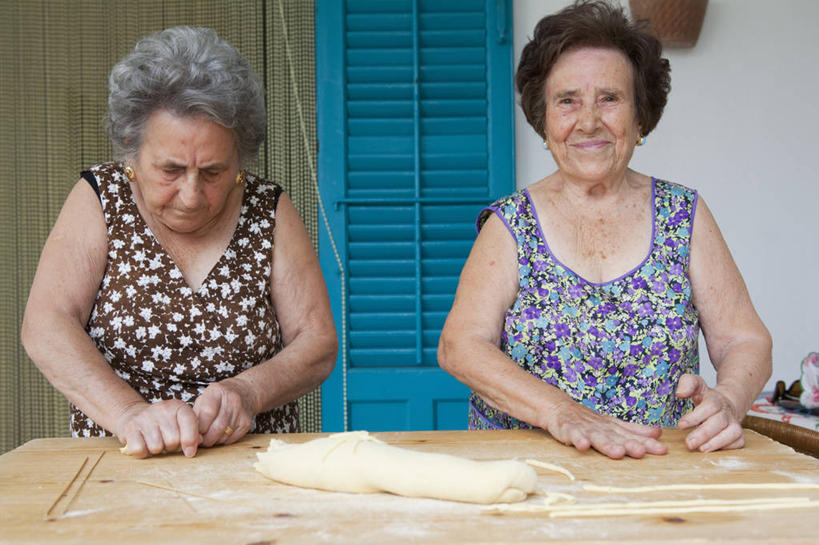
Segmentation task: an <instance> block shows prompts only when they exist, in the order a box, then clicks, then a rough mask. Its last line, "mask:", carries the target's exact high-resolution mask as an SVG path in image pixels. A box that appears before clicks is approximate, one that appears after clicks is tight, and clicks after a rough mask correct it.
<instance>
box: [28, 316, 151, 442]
mask: <svg viewBox="0 0 819 545" xmlns="http://www.w3.org/2000/svg"><path fill="white" fill-rule="evenodd" d="M21 338H22V343H23V346H24V348H25V349H26V352H27V353H28V355H29V357H30V358H31V360H32V361H33V362H34V364H35V365H36V366H37V367H38V369H40V371H41V372H42V373H43V375H44V376H45V377H46V379H48V381H49V382H50V383H51V384H52V385H53V386H54V387H55V388H56V389H57V390H59V391H60V393H62V394H63V395H64V396H65V397H66V398H67V399H68V400H69V401H70V402H71V403H73V404H74V405H75V406H76V407H78V408H79V409H80V410H81V411H82V412H83V413H85V414H86V415H87V416H88V417H89V418H90V419H91V420H93V421H94V422H95V423H96V424H98V425H99V426H101V427H103V428H105V429H106V430H108V431H110V432H112V433H116V423H117V419H118V418H119V416H120V415H121V414H122V413H123V412H124V411H125V410H126V409H127V408H128V407H131V406H133V405H134V404H137V403H145V400H144V399H143V398H142V396H140V395H139V393H138V392H136V391H135V390H134V389H133V388H131V386H130V385H129V384H128V383H127V382H125V381H124V380H122V379H121V378H119V377H118V376H117V374H116V373H115V372H114V370H113V369H112V368H111V366H110V365H109V364H108V362H107V361H106V360H105V358H104V357H103V356H102V354H101V353H100V352H99V350H98V349H97V347H96V346H95V344H94V342H93V341H92V340H91V338H90V337H89V336H88V333H87V332H86V331H85V330H84V329H83V328H82V327H81V326H80V324H79V323H78V322H77V321H76V320H75V319H72V318H70V317H66V316H62V315H60V314H58V313H53V312H49V313H39V314H38V313H36V312H30V311H27V312H26V316H25V318H24V320H23V328H22V333H21Z"/></svg>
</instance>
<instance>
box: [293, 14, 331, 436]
mask: <svg viewBox="0 0 819 545" xmlns="http://www.w3.org/2000/svg"><path fill="white" fill-rule="evenodd" d="M277 4H278V6H279V15H280V16H281V22H282V35H283V37H284V49H285V53H286V55H287V66H288V68H289V72H290V83H291V85H292V87H293V96H294V97H295V99H296V111H297V112H298V114H299V127H300V129H301V136H302V143H303V144H304V152H305V154H306V155H307V165H308V167H309V168H310V178H311V179H312V181H313V189H314V190H315V192H316V199H317V201H318V205H319V211H320V212H321V218H322V220H323V221H324V227H325V228H326V229H327V236H328V237H329V239H330V246H332V248H333V255H334V256H335V258H336V263H337V264H338V270H339V272H340V275H341V395H342V398H341V401H342V412H343V418H344V431H347V286H346V274H345V272H344V265H343V263H342V262H341V255H340V254H339V252H338V247H337V246H336V241H335V238H334V237H333V232H332V231H331V230H330V221H329V220H328V219H327V212H326V211H325V209H324V201H322V199H321V193H319V186H318V177H317V176H316V168H315V165H314V164H313V155H312V154H311V152H310V139H309V138H308V137H307V126H306V125H305V123H304V113H303V111H302V105H301V98H300V97H299V89H298V85H297V84H296V72H295V69H294V67H293V57H292V55H291V53H290V41H289V39H288V35H287V23H286V22H285V19H284V6H283V4H282V0H279V1H278V2H277ZM322 410H323V408H322Z"/></svg>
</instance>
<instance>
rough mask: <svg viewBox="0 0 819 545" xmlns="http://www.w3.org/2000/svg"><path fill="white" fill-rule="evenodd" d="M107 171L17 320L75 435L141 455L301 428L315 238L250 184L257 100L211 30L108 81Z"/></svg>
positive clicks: (317, 319)
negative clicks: (110, 151) (103, 439)
mask: <svg viewBox="0 0 819 545" xmlns="http://www.w3.org/2000/svg"><path fill="white" fill-rule="evenodd" d="M109 84H110V95H109V101H108V102H109V113H108V119H107V129H108V133H109V136H110V138H111V142H112V144H113V146H114V150H115V153H116V155H117V157H118V159H119V160H118V161H117V162H109V163H103V164H100V165H97V166H94V167H92V168H90V169H88V170H87V171H85V172H83V173H82V177H81V179H80V180H79V181H78V182H77V184H76V185H75V186H74V188H73V190H72V191H71V192H70V194H69V195H68V198H67V199H66V202H65V204H64V206H63V209H62V211H61V213H60V215H59V217H58V218H57V221H56V223H55V225H54V228H53V230H52V232H51V234H50V236H49V237H48V240H47V241H46V244H45V247H44V248H43V252H42V255H41V258H40V263H39V266H38V268H37V273H36V275H35V278H34V282H33V285H32V288H31V293H30V296H29V301H28V305H27V307H26V312H25V317H24V320H23V328H22V340H23V344H24V346H25V348H26V350H27V351H28V353H29V355H30V356H31V359H32V360H33V361H34V362H35V364H36V365H37V366H38V367H39V368H40V370H41V371H42V372H43V374H44V375H45V376H46V377H47V378H48V380H49V381H51V383H52V384H53V385H54V386H55V387H56V388H57V389H58V390H60V392H62V393H63V394H64V395H65V396H66V397H67V398H68V400H69V401H70V403H71V430H72V433H73V435H75V436H86V437H87V436H98V435H107V434H114V435H116V436H117V437H118V438H119V440H120V441H121V442H122V443H124V444H125V445H126V447H127V452H128V453H129V454H131V455H134V456H138V457H144V456H148V455H149V454H157V453H160V452H162V451H174V450H179V449H181V450H182V451H183V452H184V454H185V455H187V456H193V455H194V454H195V453H196V451H197V448H198V447H199V446H205V447H208V446H212V445H218V444H229V443H233V442H235V441H237V440H238V439H239V438H241V437H242V436H243V435H245V434H246V433H248V432H263V433H272V432H293V431H298V430H299V421H298V411H297V406H296V403H295V400H296V399H297V398H298V397H299V396H301V395H303V394H305V393H307V392H309V391H311V390H312V389H314V388H315V387H316V386H318V385H319V384H320V383H321V382H322V381H323V380H324V379H325V378H326V377H327V376H328V375H329V373H330V371H331V370H332V367H333V363H334V361H335V356H336V351H337V340H336V333H335V327H334V325H333V321H332V316H331V312H330V304H329V298H328V295H327V290H326V287H325V285H324V280H323V278H322V274H321V270H320V268H319V266H318V261H317V259H316V255H315V252H314V251H313V247H312V244H311V242H310V238H309V237H308V235H307V232H306V230H305V228H304V225H303V224H302V222H301V220H300V218H299V216H298V213H297V212H296V210H295V208H294V207H293V204H292V203H291V202H290V200H289V199H288V198H287V195H285V194H284V193H283V192H282V188H281V187H280V186H279V185H277V184H276V183H273V182H270V181H266V180H263V179H261V178H258V177H256V176H254V175H253V174H251V173H249V172H248V171H247V170H245V169H246V168H247V167H248V165H250V164H251V163H252V161H253V159H254V158H255V156H256V155H257V153H258V150H259V147H260V146H261V144H262V142H263V141H264V138H265V134H266V128H265V126H266V114H265V105H264V90H263V87H262V85H261V83H260V82H259V80H258V77H257V76H256V75H255V74H254V72H253V71H252V69H251V68H250V66H249V64H248V63H247V61H246V60H245V59H244V58H243V57H242V56H241V55H240V54H239V53H238V51H236V49H234V48H233V47H232V46H231V45H229V44H228V43H226V42H225V41H223V40H221V39H220V38H219V37H218V36H217V35H216V34H215V33H214V32H213V31H212V30H209V29H201V28H200V29H194V28H188V27H176V28H171V29H167V30H164V31H162V32H158V33H156V34H153V35H150V36H147V37H145V38H143V39H142V40H140V41H139V42H138V43H137V44H136V47H135V48H134V50H133V51H132V52H131V53H130V54H129V55H127V56H126V57H125V58H124V59H123V60H121V61H120V62H119V63H118V64H117V65H116V66H115V67H114V68H113V70H112V72H111V76H110V81H109Z"/></svg>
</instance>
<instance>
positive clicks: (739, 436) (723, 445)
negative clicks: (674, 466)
mask: <svg viewBox="0 0 819 545" xmlns="http://www.w3.org/2000/svg"><path fill="white" fill-rule="evenodd" d="M677 397H678V398H681V399H685V398H690V399H691V401H693V402H694V410H693V411H691V412H690V413H688V414H686V415H685V416H683V417H682V418H680V421H679V423H678V426H679V427H680V428H682V429H689V428H694V431H692V432H691V433H689V434H688V436H687V437H686V438H685V445H686V446H687V447H688V448H689V450H700V451H701V452H713V451H715V450H720V449H735V448H742V447H743V446H745V437H744V436H743V433H742V417H741V416H740V415H738V414H737V409H736V405H735V404H734V403H733V402H732V401H731V399H729V397H728V396H727V395H726V394H725V393H723V392H722V391H721V390H720V389H719V386H717V387H716V388H709V387H708V385H707V384H706V383H705V380H704V379H703V378H702V377H700V376H698V375H692V374H688V373H686V374H685V375H683V376H682V377H680V382H679V383H678V384H677Z"/></svg>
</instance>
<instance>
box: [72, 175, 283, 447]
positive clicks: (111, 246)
mask: <svg viewBox="0 0 819 545" xmlns="http://www.w3.org/2000/svg"><path fill="white" fill-rule="evenodd" d="M90 173H91V174H93V175H94V177H95V178H96V180H97V185H98V187H99V191H100V193H99V194H100V202H101V204H102V208H103V213H104V215H105V221H106V224H107V227H108V263H107V264H106V269H105V275H104V277H103V280H102V283H101V284H100V289H99V291H98V293H97V298H96V301H95V304H94V308H93V310H92V312H91V317H90V319H89V321H88V324H87V326H86V331H88V334H89V336H90V337H91V338H92V339H93V340H94V342H95V344H96V345H97V348H98V349H99V350H100V352H101V353H102V354H103V356H104V357H105V359H106V360H107V361H108V362H109V363H110V364H111V367H112V368H113V369H114V371H115V372H116V374H117V375H118V376H120V377H121V378H122V379H123V380H125V381H127V382H128V383H129V384H130V385H131V386H132V387H133V388H134V389H135V390H137V391H138V392H139V393H140V394H141V395H142V396H143V397H144V398H145V399H146V400H148V401H151V402H156V401H159V400H163V399H181V400H183V401H185V402H187V403H193V401H194V400H195V399H196V397H197V396H198V395H199V394H201V393H202V392H203V391H204V390H205V388H206V387H207V385H208V384H210V383H211V382H216V381H220V380H224V379H226V378H229V377H231V376H234V375H236V374H237V373H239V372H241V371H242V370H244V369H248V368H250V367H252V366H254V365H257V364H259V363H261V362H263V361H266V360H268V359H269V358H271V357H272V356H273V355H275V354H276V353H277V352H279V351H280V350H281V348H282V341H281V333H280V331H279V323H278V320H277V318H276V313H275V311H274V309H273V304H272V300H271V294H270V270H271V260H272V251H271V250H272V247H273V245H272V241H273V233H274V228H275V224H276V221H275V214H276V205H277V204H278V199H279V195H280V194H281V191H282V190H281V187H280V186H278V185H277V184H274V183H271V182H268V181H265V180H262V179H259V178H257V177H255V176H253V175H251V174H248V175H247V176H246V177H245V184H246V185H245V193H244V197H243V200H244V203H243V205H242V209H241V215H240V217H239V222H238V225H237V227H236V231H235V232H234V234H233V238H232V240H231V242H230V244H229V245H228V248H227V249H226V251H225V252H224V254H223V255H222V257H221V258H220V259H219V261H218V262H217V263H216V265H215V266H214V267H213V269H212V270H211V271H210V273H209V274H208V276H207V277H206V279H205V281H204V282H203V283H202V286H201V287H200V288H199V289H198V290H196V291H195V292H194V291H193V290H192V289H191V288H190V287H189V286H188V285H187V284H186V282H185V279H184V278H183V276H182V273H181V271H180V270H179V269H178V268H177V266H176V264H175V263H174V262H173V260H172V259H171V258H170V256H169V255H168V253H167V252H166V251H165V249H164V248H163V247H162V246H161V245H160V244H159V242H158V241H157V240H156V238H155V237H154V236H153V233H152V232H151V231H150V229H149V228H148V226H147V225H146V224H145V222H144V220H143V219H142V216H140V215H139V212H138V210H137V208H136V204H135V203H134V200H133V197H132V194H131V188H130V185H129V183H128V181H127V179H126V177H125V174H124V172H123V171H122V165H121V164H119V163H104V164H101V165H97V166H96V167H93V168H92V169H90ZM71 430H72V434H73V435H74V436H75V437H77V436H82V437H89V436H101V435H108V433H107V432H106V431H105V430H103V429H102V428H100V427H99V426H97V425H96V424H95V423H94V422H92V421H91V419H89V418H88V417H86V416H85V415H84V414H83V413H82V412H81V411H80V410H79V409H77V408H76V407H74V406H72V407H71ZM298 430H299V421H298V410H297V405H296V403H295V402H291V403H288V404H286V405H283V406H281V407H277V408H276V409H273V410H272V411H269V412H266V413H261V414H259V415H256V418H255V419H254V423H253V427H252V428H251V431H253V432H258V433H279V432H295V431H298Z"/></svg>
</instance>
